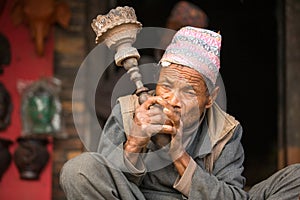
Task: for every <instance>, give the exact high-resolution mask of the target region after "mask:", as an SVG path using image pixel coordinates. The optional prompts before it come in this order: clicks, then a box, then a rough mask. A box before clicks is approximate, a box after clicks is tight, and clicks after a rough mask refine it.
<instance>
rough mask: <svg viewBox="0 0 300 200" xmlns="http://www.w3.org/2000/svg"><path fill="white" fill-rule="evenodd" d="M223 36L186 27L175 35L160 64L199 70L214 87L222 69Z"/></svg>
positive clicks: (201, 29)
mask: <svg viewBox="0 0 300 200" xmlns="http://www.w3.org/2000/svg"><path fill="white" fill-rule="evenodd" d="M220 50H221V35H220V34H218V33H216V32H213V31H210V30H207V29H203V28H195V27H191V26H186V27H183V28H181V29H180V30H179V31H177V33H176V34H175V35H174V37H173V39H172V41H171V43H170V44H169V46H168V47H167V49H166V51H165V53H164V55H163V56H162V58H161V60H160V64H161V65H162V66H163V67H165V66H169V65H170V64H171V63H174V64H180V65H184V66H187V67H190V68H192V69H195V70H197V71H198V72H199V73H200V74H202V75H203V76H204V77H205V78H206V79H208V80H210V81H211V83H212V84H213V85H215V84H216V80H217V77H218V73H219V69H220Z"/></svg>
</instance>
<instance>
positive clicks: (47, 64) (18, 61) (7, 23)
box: [0, 0, 54, 200]
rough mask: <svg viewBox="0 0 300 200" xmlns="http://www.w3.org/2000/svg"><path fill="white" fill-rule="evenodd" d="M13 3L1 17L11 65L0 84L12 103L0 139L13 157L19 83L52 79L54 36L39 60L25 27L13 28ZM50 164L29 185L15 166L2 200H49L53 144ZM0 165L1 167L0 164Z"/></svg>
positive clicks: (1, 188) (2, 185)
mask: <svg viewBox="0 0 300 200" xmlns="http://www.w3.org/2000/svg"><path fill="white" fill-rule="evenodd" d="M11 4H12V0H8V1H7V4H6V7H5V10H4V12H3V13H2V14H1V15H0V32H1V33H2V34H4V35H5V36H6V37H7V38H8V40H9V42H10V45H11V54H12V57H11V63H10V65H9V66H7V67H5V68H4V73H3V74H2V75H0V81H1V82H2V83H3V84H4V85H5V87H6V88H7V89H8V91H9V93H10V95H11V97H12V101H13V113H12V118H11V124H10V126H9V127H8V129H7V130H6V131H2V132H0V137H1V138H7V139H10V140H13V142H14V144H13V145H12V146H11V147H10V152H11V153H12V155H13V152H14V151H15V149H16V147H17V142H16V139H17V138H18V137H19V136H20V134H21V118H20V94H19V92H18V90H17V82H18V80H36V79H38V78H40V77H41V76H51V75H53V45H54V42H53V39H54V38H53V33H52V34H50V37H49V38H48V40H47V41H46V47H45V48H46V49H45V56H44V57H38V56H37V55H36V53H35V50H34V45H33V42H32V41H31V38H30V35H29V30H28V29H27V27H26V26H25V25H20V26H17V27H16V26H14V25H13V24H12V21H11V19H10V16H9V10H10V7H11ZM48 150H49V153H50V160H49V161H48V163H47V166H46V167H45V168H44V170H43V171H42V173H41V175H40V180H37V181H26V180H21V179H20V178H19V173H18V171H17V168H16V166H15V164H14V162H11V164H10V166H9V169H8V170H7V171H6V172H5V173H4V175H3V177H2V180H1V181H0V199H1V200H20V199H22V200H41V199H42V200H48V199H49V200H50V199H51V186H52V176H51V175H52V144H49V145H48ZM0 164H1V163H0Z"/></svg>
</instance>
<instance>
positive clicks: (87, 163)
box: [60, 153, 96, 188]
mask: <svg viewBox="0 0 300 200" xmlns="http://www.w3.org/2000/svg"><path fill="white" fill-rule="evenodd" d="M94 164H96V161H95V159H94V158H93V157H92V155H91V153H82V154H80V155H79V156H77V157H75V158H72V159H71V160H69V161H67V162H66V163H65V164H64V166H63V168H62V169H61V172H60V184H61V185H62V187H63V188H64V187H67V186H70V185H75V184H80V182H81V181H80V180H81V179H82V176H87V177H88V176H89V174H90V175H91V176H92V174H91V173H92V172H93V170H91V168H92V166H93V165H94Z"/></svg>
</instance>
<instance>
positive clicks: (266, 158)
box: [117, 0, 278, 186]
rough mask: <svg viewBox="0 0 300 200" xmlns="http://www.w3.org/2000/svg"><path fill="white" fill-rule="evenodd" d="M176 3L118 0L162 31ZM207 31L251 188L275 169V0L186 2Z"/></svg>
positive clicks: (145, 25)
mask: <svg viewBox="0 0 300 200" xmlns="http://www.w3.org/2000/svg"><path fill="white" fill-rule="evenodd" d="M176 2H178V1H177V0H168V1H161V0H130V1H129V0H127V1H126V0H118V1H117V3H118V6H125V5H127V6H132V7H133V8H134V9H135V10H136V15H137V18H138V20H139V21H140V22H142V24H143V26H144V27H165V24H166V19H167V17H168V16H169V14H170V11H171V9H172V7H173V6H174V4H175V3H176ZM190 2H193V3H194V4H196V5H198V6H199V7H200V8H201V9H203V10H204V11H205V12H206V14H207V15H208V18H209V27H208V28H209V29H211V30H219V31H220V32H221V35H222V38H223V40H222V42H223V44H222V50H221V69H220V71H221V75H222V78H223V81H224V84H225V88H226V95H227V112H228V113H229V114H231V115H233V116H234V117H235V118H236V119H237V120H238V121H240V122H241V124H242V127H243V130H244V134H243V139H242V143H243V146H244V150H245V155H246V159H245V165H244V166H245V172H244V175H245V176H246V178H247V185H248V186H251V185H253V184H255V183H256V182H258V181H261V180H263V179H265V178H266V177H268V176H269V175H270V174H272V173H273V172H274V171H276V169H277V132H278V130H277V116H278V112H277V67H278V66H277V17H276V1H275V0H266V1H259V0H251V1H248V0H239V1H238V0H230V1H217V0H202V1H196V0H194V1H190Z"/></svg>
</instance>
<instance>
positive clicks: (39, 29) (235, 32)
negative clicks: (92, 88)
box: [0, 0, 300, 200]
mask: <svg viewBox="0 0 300 200" xmlns="http://www.w3.org/2000/svg"><path fill="white" fill-rule="evenodd" d="M26 2H29V3H28V5H26ZM30 3H31V4H32V5H30ZM25 5H26V6H25ZM117 6H131V7H133V8H134V9H135V12H136V15H137V19H138V21H140V22H141V23H142V24H143V27H164V28H170V29H174V30H178V29H179V28H180V27H182V26H184V25H193V26H198V27H205V28H208V29H211V30H214V31H220V33H221V35H222V49H221V69H220V72H221V75H222V79H223V81H224V85H225V89H226V96H227V112H228V113H229V114H231V115H233V116H234V117H235V118H236V119H237V120H238V121H240V122H241V124H242V127H243V139H242V143H243V146H244V150H245V156H246V159H245V164H244V166H245V171H244V176H245V177H246V178H247V188H249V187H251V186H252V185H254V184H255V183H257V182H259V181H261V180H263V179H265V178H267V177H268V176H270V175H271V174H272V173H274V172H275V171H277V170H278V169H281V168H283V167H284V166H286V165H288V164H292V163H297V162H298V163H299V162H300V89H299V85H300V24H299V22H298V21H297V20H298V19H300V1H298V0H265V1H259V0H251V1H250V0H230V1H218V0H210V1H209V0H201V1H199V0H197V1H196V0H189V1H184V2H183V1H178V0H168V1H167V0H165V1H161V0H85V1H82V0H64V1H56V2H53V1H50V0H47V1H46V0H45V1H34V0H31V1H14V0H1V3H0V12H1V14H0V33H1V38H3V39H1V38H0V39H1V40H0V42H1V44H0V53H1V55H0V58H1V60H0V61H1V66H0V67H1V68H0V69H1V74H0V81H1V83H2V84H3V86H4V87H5V88H6V91H7V93H4V92H1V95H2V96H1V95H0V97H3V96H5V95H7V94H9V96H10V99H9V100H6V101H4V103H3V102H1V101H0V103H2V106H3V107H1V106H0V111H1V112H2V113H0V117H1V120H3V121H4V122H7V121H6V119H7V117H9V118H10V120H9V123H4V125H3V126H4V127H3V128H2V129H1V130H0V139H2V140H4V142H3V143H2V144H1V146H0V147H1V149H0V150H2V149H4V147H7V149H8V152H9V153H10V155H11V158H10V162H7V161H6V162H7V163H8V167H4V164H2V163H4V161H2V160H1V162H0V165H2V166H3V167H2V168H4V169H3V174H1V180H0V199H3V200H6V199H9V200H15V199H16V200H17V199H30V200H35V199H43V200H47V199H53V200H62V199H66V198H65V196H64V194H63V192H62V190H61V188H60V186H59V183H58V178H59V171H60V169H61V167H62V166H63V164H64V163H65V162H66V161H67V160H68V159H71V158H72V157H74V156H76V155H78V154H80V153H81V152H83V151H85V148H84V145H83V144H82V142H81V140H80V139H79V137H78V134H77V131H76V128H75V125H74V121H73V116H72V113H74V112H75V113H82V114H83V116H84V113H85V112H86V111H87V110H88V109H90V108H88V106H87V105H85V104H84V103H82V102H81V101H78V103H77V102H76V100H74V99H73V107H72V92H73V84H74V80H75V77H76V73H77V71H78V69H79V67H80V65H81V63H82V62H83V61H84V59H85V57H86V56H87V55H88V53H89V52H90V51H91V50H93V49H94V47H95V46H96V44H95V33H94V32H93V31H92V29H91V27H90V24H91V21H92V19H94V18H95V17H96V16H97V15H98V14H106V13H108V12H109V10H110V9H112V8H115V7H117ZM24 8H27V9H24ZM50 8H51V9H50ZM40 10H41V11H43V12H41V14H40V15H41V16H45V15H47V13H48V14H49V13H51V12H52V14H51V17H49V16H50V15H49V16H48V18H47V20H45V19H46V18H45V17H44V18H43V19H44V20H45V21H44V25H36V24H34V23H32V22H33V21H35V17H34V16H38V15H37V13H39V11H40ZM45 24H46V25H45ZM39 35H42V36H39ZM40 37H41V38H42V39H40ZM139 53H140V54H141V55H142V58H149V59H148V61H147V59H144V60H143V62H156V61H157V60H158V59H159V56H160V55H161V53H162V52H160V51H157V50H153V49H143V50H139ZM99 62H101V60H99ZM124 73H126V72H125V71H124V70H123V69H122V68H117V67H116V66H115V65H114V64H113V63H112V64H111V67H109V68H108V69H107V70H106V71H105V76H103V77H101V80H100V81H99V83H98V89H97V92H96V97H95V107H96V108H95V109H96V112H97V117H98V121H99V123H100V124H101V125H103V124H104V123H105V121H106V119H107V117H108V115H109V113H110V111H111V107H110V103H111V102H110V101H111V93H112V89H113V87H114V85H115V84H116V82H117V80H118V77H120V76H122V75H123V74H124ZM41 77H54V78H56V79H57V80H59V83H58V85H59V87H60V92H59V93H51V91H52V90H50V94H49V95H50V96H51V95H53V96H56V97H57V96H58V97H59V99H60V107H61V110H60V109H58V108H57V107H56V112H57V113H59V116H60V121H61V122H62V124H63V125H62V128H61V129H60V131H59V132H58V133H56V134H54V135H51V134H45V136H44V137H43V138H46V139H47V141H48V142H47V144H46V149H47V151H48V154H49V159H48V160H47V162H46V164H45V165H44V166H43V167H42V168H41V170H40V174H39V175H38V178H35V179H33V178H27V179H26V178H25V179H24V177H23V178H22V176H21V173H20V167H19V166H18V165H17V163H18V162H17V160H16V157H17V156H16V153H15V152H16V151H17V149H18V148H19V146H20V145H21V144H20V142H19V141H18V138H20V137H21V138H23V137H24V136H28V135H26V134H25V135H24V133H23V125H22V119H23V117H24V116H23V113H22V106H23V104H22V102H23V101H22V97H23V95H22V94H24V93H23V92H24V91H23V90H22V87H23V88H24V87H25V86H26V85H30V83H32V82H35V81H38V80H39V79H40V78H41ZM84 81H85V82H86V83H87V84H89V75H88V74H87V77H86V79H85V80H84ZM56 83H57V82H56ZM24 85H25V86H24ZM20 88H21V89H20ZM76 89H77V90H78V91H76V92H77V94H82V97H83V96H85V95H86V94H87V93H88V91H86V88H84V86H83V87H82V88H76ZM4 94H5V95H4ZM10 104H12V109H11V111H10V110H9V109H3V108H10ZM4 115H5V116H4ZM77 128H81V129H83V131H84V132H86V133H87V134H89V133H92V132H93V125H92V124H90V120H89V119H88V117H82V123H81V124H79V125H78V126H77ZM19 140H20V139H19ZM24 151H25V156H24V157H25V158H27V157H29V156H30V155H32V154H34V152H35V150H34V148H30V149H29V150H28V149H27V150H24ZM1 155H2V154H1ZM26 156H27V157H26ZM247 188H246V189H247Z"/></svg>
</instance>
